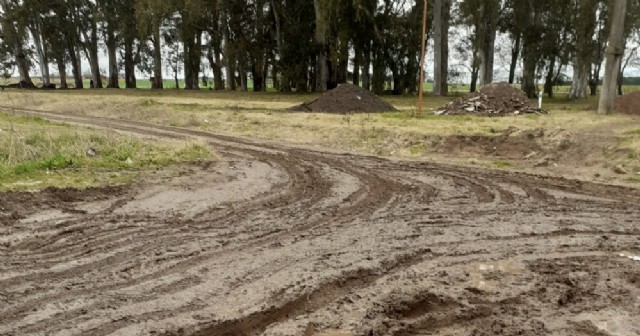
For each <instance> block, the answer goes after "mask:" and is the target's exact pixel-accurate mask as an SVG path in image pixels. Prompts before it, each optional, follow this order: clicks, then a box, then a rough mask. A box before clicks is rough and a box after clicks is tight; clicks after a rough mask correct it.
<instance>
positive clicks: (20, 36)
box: [0, 0, 34, 87]
mask: <svg viewBox="0 0 640 336" xmlns="http://www.w3.org/2000/svg"><path fill="white" fill-rule="evenodd" d="M0 10H1V13H2V15H1V16H0V20H1V21H0V25H1V26H2V35H3V36H2V37H3V40H4V41H5V42H4V43H6V45H7V46H8V47H9V48H10V49H11V51H12V54H13V56H14V57H15V65H16V67H17V68H18V73H19V75H20V84H21V85H22V86H27V87H33V86H34V85H33V81H32V80H31V76H29V69H30V67H31V60H30V54H29V50H28V49H27V48H26V43H27V40H28V31H27V29H28V28H27V21H26V18H27V15H28V14H27V8H26V7H24V6H22V4H21V2H20V1H18V0H1V1H0Z"/></svg>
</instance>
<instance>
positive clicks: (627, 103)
mask: <svg viewBox="0 0 640 336" xmlns="http://www.w3.org/2000/svg"><path fill="white" fill-rule="evenodd" d="M615 110H616V112H618V113H622V114H631V115H640V91H636V92H632V93H629V94H627V95H624V96H618V97H616V102H615Z"/></svg>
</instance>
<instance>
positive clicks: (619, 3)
mask: <svg viewBox="0 0 640 336" xmlns="http://www.w3.org/2000/svg"><path fill="white" fill-rule="evenodd" d="M612 5H613V6H612V7H613V8H612V16H611V30H610V32H609V38H608V46H607V49H606V54H607V59H606V65H605V72H604V80H603V82H602V93H601V94H600V102H599V104H598V114H607V113H611V112H613V108H614V99H615V94H616V88H617V86H618V78H617V77H618V75H619V71H620V70H619V69H620V62H621V61H622V56H623V54H624V47H623V43H624V30H625V18H626V14H627V0H612Z"/></svg>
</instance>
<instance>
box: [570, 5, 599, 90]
mask: <svg viewBox="0 0 640 336" xmlns="http://www.w3.org/2000/svg"><path fill="white" fill-rule="evenodd" d="M572 2H573V4H572V6H573V9H574V13H575V14H574V15H572V17H571V19H572V26H573V31H572V33H573V38H574V41H575V42H574V43H575V44H574V45H575V48H574V49H575V50H574V52H573V54H574V61H573V81H572V83H571V90H570V91H569V98H570V99H578V98H587V89H588V85H589V74H590V73H591V63H592V58H593V50H594V49H595V47H596V46H595V41H594V40H593V36H594V34H595V31H596V23H597V21H596V14H597V10H598V3H599V2H600V0H575V1H572Z"/></svg>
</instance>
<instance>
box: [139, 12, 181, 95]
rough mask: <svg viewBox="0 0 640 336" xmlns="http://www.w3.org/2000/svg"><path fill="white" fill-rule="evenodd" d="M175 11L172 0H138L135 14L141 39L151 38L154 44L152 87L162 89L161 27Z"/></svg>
mask: <svg viewBox="0 0 640 336" xmlns="http://www.w3.org/2000/svg"><path fill="white" fill-rule="evenodd" d="M174 11H175V7H174V3H173V2H172V1H156V0H136V2H135V14H136V24H137V27H138V36H139V38H140V39H143V40H146V39H149V40H150V41H151V43H152V45H153V47H152V48H151V57H152V59H153V62H152V64H153V78H152V81H151V88H153V89H162V88H163V85H164V84H163V78H162V68H163V67H162V37H161V29H162V28H163V26H164V25H165V23H166V22H167V20H169V19H170V18H171V15H172V14H173V12H174Z"/></svg>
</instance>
